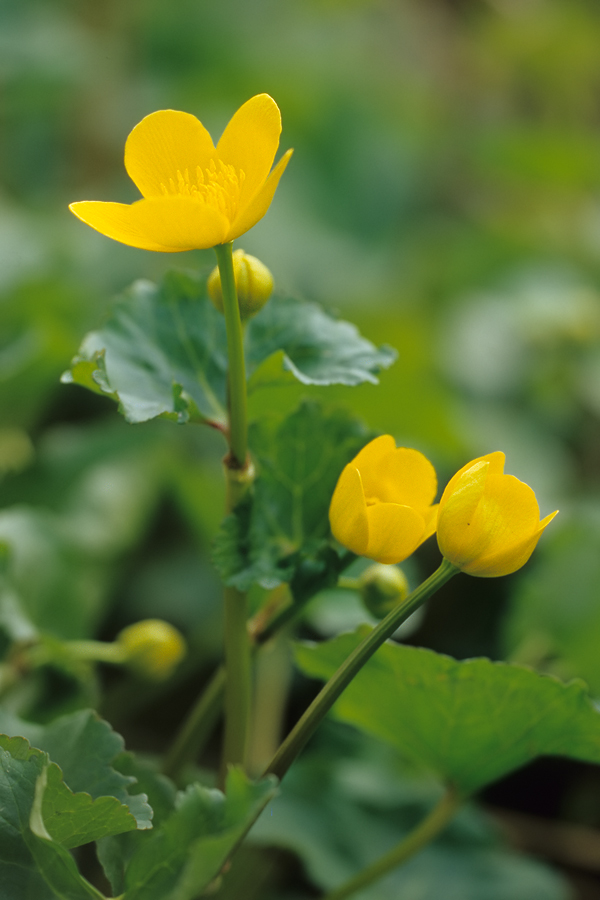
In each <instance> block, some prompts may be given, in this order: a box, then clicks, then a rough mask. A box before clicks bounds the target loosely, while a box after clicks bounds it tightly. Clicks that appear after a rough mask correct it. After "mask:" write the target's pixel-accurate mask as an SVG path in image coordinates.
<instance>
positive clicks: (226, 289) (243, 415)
mask: <svg viewBox="0 0 600 900" xmlns="http://www.w3.org/2000/svg"><path fill="white" fill-rule="evenodd" d="M215 253H216V254H217V264H218V266H219V274H220V276H221V290H222V293H223V312H224V314H225V326H226V329H227V356H228V367H229V447H230V450H231V456H232V460H231V463H232V465H230V468H235V469H245V468H246V457H247V455H248V415H247V411H246V364H245V362H244V333H243V330H242V320H241V318H240V308H239V304H238V298H237V291H236V287H235V277H234V273H233V253H232V244H231V242H230V243H228V244H217V246H216V247H215Z"/></svg>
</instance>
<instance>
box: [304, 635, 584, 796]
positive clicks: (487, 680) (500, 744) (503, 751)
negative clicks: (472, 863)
mask: <svg viewBox="0 0 600 900" xmlns="http://www.w3.org/2000/svg"><path fill="white" fill-rule="evenodd" d="M367 632H368V629H365V628H361V629H359V630H358V632H357V633H354V634H346V635H342V636H340V637H338V638H336V639H334V640H332V641H328V642H326V643H323V644H319V645H315V646H308V645H299V646H298V648H297V659H298V662H299V664H300V666H301V668H302V669H303V671H305V672H306V673H307V674H309V675H311V676H313V677H317V678H329V677H330V676H331V675H332V674H333V673H334V672H335V670H336V669H337V668H338V666H340V665H341V664H342V662H343V661H344V660H345V659H346V658H347V657H348V655H349V654H350V653H351V652H352V650H354V648H355V647H356V646H358V644H359V643H360V642H361V640H362V639H363V637H364V635H365V634H366V633H367ZM490 710H493V715H490ZM335 713H336V715H337V716H338V717H339V718H341V719H343V720H344V721H346V722H349V723H351V724H352V725H355V726H356V727H358V728H362V729H364V730H365V731H367V732H368V733H369V734H372V735H374V736H376V737H378V738H380V739H381V740H384V741H387V742H388V743H390V744H391V745H392V746H393V747H395V748H396V749H397V750H398V752H399V753H400V754H401V755H402V756H403V757H404V758H405V759H407V760H410V761H411V762H412V763H414V764H416V765H419V766H424V767H425V768H426V769H428V770H429V771H431V772H434V773H435V774H436V775H437V776H438V777H439V778H440V779H441V780H442V781H444V782H445V783H449V784H452V785H454V786H455V787H456V789H457V790H458V791H460V792H461V793H462V794H464V795H468V794H471V793H473V792H474V791H477V790H479V789H480V788H482V787H484V786H485V785H486V784H489V783H490V782H492V781H495V780H496V779H498V778H500V777H502V776H503V775H506V774H507V773H508V772H510V771H512V770H513V769H516V768H519V767H520V766H522V765H524V764H525V763H526V762H529V760H531V759H534V758H535V757H536V756H541V755H557V756H568V757H570V758H571V759H580V760H585V761H586V762H591V763H600V712H599V711H598V710H597V709H596V708H595V706H594V705H593V703H592V701H591V699H590V697H589V696H588V694H587V692H586V686H585V685H584V684H583V683H582V682H571V683H570V684H563V683H562V682H561V681H558V679H556V678H552V677H549V676H546V675H538V674H537V673H535V672H533V671H531V670H530V669H525V668H522V667H521V666H511V665H508V664H506V663H493V662H491V661H490V660H488V659H472V660H467V661H466V662H457V661H456V660H454V659H451V658H450V657H448V656H442V655H441V654H437V653H434V652H433V651H431V650H423V649H420V648H416V647H408V646H402V645H400V644H392V643H387V644H384V645H383V647H381V648H380V649H379V650H378V651H377V653H376V654H375V655H374V656H373V657H372V658H371V659H370V660H369V662H368V663H367V664H366V665H365V666H364V668H363V669H362V670H361V671H360V672H359V674H358V675H357V676H356V678H355V679H354V681H352V683H351V684H350V685H349V686H348V687H347V688H346V690H345V691H344V693H343V694H342V696H341V698H340V699H339V700H338V702H337V704H336V706H335Z"/></svg>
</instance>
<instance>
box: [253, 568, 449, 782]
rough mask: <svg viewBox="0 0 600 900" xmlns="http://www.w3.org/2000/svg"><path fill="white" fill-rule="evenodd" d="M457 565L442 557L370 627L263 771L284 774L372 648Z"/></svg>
mask: <svg viewBox="0 0 600 900" xmlns="http://www.w3.org/2000/svg"><path fill="white" fill-rule="evenodd" d="M458 571H459V569H458V568H457V567H456V566H453V565H452V563H450V562H448V560H447V559H444V560H442V564H441V565H440V567H439V568H438V569H437V570H436V571H435V572H434V573H433V575H430V576H429V578H427V580H426V581H424V582H423V583H422V584H421V585H419V587H418V588H417V589H416V590H414V591H413V592H412V594H409V595H408V597H407V598H406V600H405V601H404V603H401V604H400V605H399V606H397V607H395V609H393V610H392V611H391V612H390V613H388V615H387V616H386V617H385V619H382V621H381V622H380V623H379V625H377V626H376V627H375V628H374V629H373V631H371V632H370V633H369V634H368V635H367V637H366V638H365V639H364V641H362V643H361V644H359V646H358V647H357V648H356V649H355V650H354V651H353V652H352V653H351V654H350V656H349V657H348V658H347V659H346V660H345V661H344V662H343V663H342V665H341V666H340V667H339V669H338V670H337V672H335V673H334V675H332V676H331V678H330V679H329V681H328V682H327V684H326V685H325V687H323V688H322V690H321V691H320V692H319V694H317V696H316V697H315V699H314V700H313V702H312V703H311V704H310V706H309V707H308V709H307V710H306V711H305V713H304V714H303V715H302V716H301V718H300V719H299V720H298V722H297V723H296V725H295V726H294V728H293V729H292V731H291V732H290V733H289V734H288V736H287V738H286V739H285V740H284V742H283V743H282V745H281V746H280V748H279V750H278V751H277V753H276V754H275V756H274V757H273V759H272V760H271V762H270V764H269V766H268V768H267V769H266V770H265V773H264V774H265V775H268V774H271V775H276V776H277V778H279V779H280V780H281V779H282V778H283V776H284V775H285V773H286V772H287V770H288V769H289V767H290V766H291V764H292V763H293V762H294V760H295V759H296V757H297V756H298V754H299V753H300V752H301V750H302V749H303V747H304V745H305V744H306V742H307V741H308V739H309V738H310V737H312V735H313V733H314V732H315V731H316V729H317V727H318V726H319V724H320V722H321V720H322V719H323V718H324V717H325V716H326V715H327V713H328V712H329V710H330V709H331V707H332V706H333V704H334V703H335V701H336V700H337V699H338V697H339V696H340V694H341V693H342V691H343V690H344V689H345V688H346V687H347V686H348V685H349V684H350V682H351V681H352V679H353V678H354V676H355V675H356V674H357V673H358V672H359V671H360V670H361V669H362V667H363V666H364V664H365V663H366V662H367V661H368V660H369V659H370V658H371V656H373V654H374V653H375V651H376V650H377V649H378V648H379V647H381V645H382V644H383V643H384V642H385V641H386V640H387V639H388V638H389V637H391V635H392V634H393V633H394V631H395V630H396V629H397V628H398V626H399V625H401V624H402V622H404V621H405V620H406V619H408V617H409V616H410V615H411V614H412V613H413V612H414V611H415V610H416V609H418V608H419V606H421V605H422V604H423V603H424V602H425V600H428V599H429V597H431V595H432V594H434V593H435V592H436V591H437V590H438V589H439V588H440V587H441V586H442V585H443V584H445V583H446V582H447V581H448V580H449V579H450V578H451V577H452V576H453V575H455V574H456V573H457V572H458Z"/></svg>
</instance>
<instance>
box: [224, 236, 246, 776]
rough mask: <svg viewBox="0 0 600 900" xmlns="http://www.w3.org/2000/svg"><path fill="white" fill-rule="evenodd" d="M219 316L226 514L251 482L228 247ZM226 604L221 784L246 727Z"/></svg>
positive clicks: (234, 610) (241, 657) (242, 748)
mask: <svg viewBox="0 0 600 900" xmlns="http://www.w3.org/2000/svg"><path fill="white" fill-rule="evenodd" d="M215 253H216V254H217V263H218V266H219V274H220V276H221V291H222V294H223V312H224V315H225V327H226V330H227V357H228V372H229V377H228V388H229V450H230V452H229V456H228V457H227V458H226V460H225V467H226V475H227V511H228V512H231V511H232V510H233V509H234V508H235V507H236V506H237V504H238V503H239V502H240V500H241V498H242V497H243V495H244V493H245V492H246V490H247V489H248V487H249V485H250V484H251V482H252V478H253V472H252V470H251V467H250V466H249V463H248V416H247V410H246V366H245V362H244V333H243V330H242V321H241V318H240V308H239V304H238V298H237V291H236V287H235V276H234V271H233V253H232V244H231V242H229V243H227V244H218V245H217V246H216V247H215ZM224 601H225V669H226V673H227V674H226V684H225V737H224V745H223V765H222V771H221V775H222V778H223V779H224V778H225V776H226V774H227V766H229V765H232V764H239V765H242V766H243V765H244V760H245V757H246V745H247V742H248V728H249V725H250V703H251V666H250V640H249V637H248V624H247V619H248V604H247V598H246V594H245V593H243V592H241V591H238V590H236V589H235V588H230V587H226V588H225V593H224Z"/></svg>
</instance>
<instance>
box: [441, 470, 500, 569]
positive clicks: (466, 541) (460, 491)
mask: <svg viewBox="0 0 600 900" xmlns="http://www.w3.org/2000/svg"><path fill="white" fill-rule="evenodd" d="M489 469H490V462H488V461H487V460H485V459H480V460H477V461H475V463H474V464H470V466H468V467H464V468H463V469H461V471H460V473H457V474H458V475H460V477H458V478H457V477H456V476H455V477H454V478H453V479H452V480H451V482H450V484H449V485H448V487H447V488H446V490H445V491H444V493H443V494H442V499H441V500H440V507H439V512H438V521H437V540H438V546H439V548H440V551H441V553H442V555H443V556H445V557H446V559H449V560H450V562H452V563H454V564H455V565H457V566H460V565H462V563H463V562H466V561H467V560H471V559H473V558H474V557H475V556H476V555H477V553H478V552H480V551H481V550H482V549H483V548H484V547H485V546H487V532H484V533H483V534H482V533H481V530H479V531H476V530H474V529H473V527H472V524H473V519H474V516H475V512H476V510H477V507H478V506H479V503H480V500H481V498H482V496H483V492H484V490H485V485H486V481H487V478H488V474H489ZM451 484H453V485H454V490H453V491H452V492H449V490H448V488H449V487H450V485H451Z"/></svg>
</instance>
